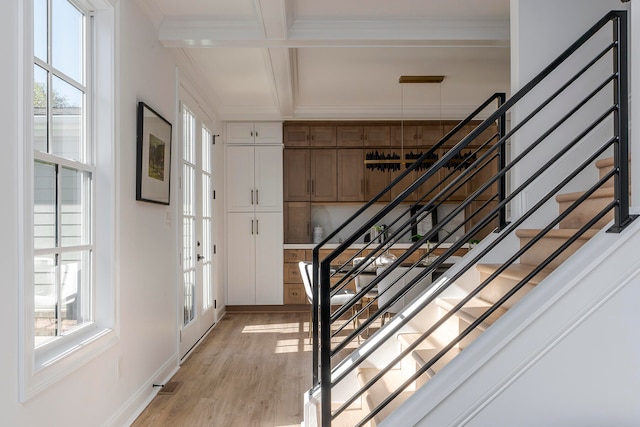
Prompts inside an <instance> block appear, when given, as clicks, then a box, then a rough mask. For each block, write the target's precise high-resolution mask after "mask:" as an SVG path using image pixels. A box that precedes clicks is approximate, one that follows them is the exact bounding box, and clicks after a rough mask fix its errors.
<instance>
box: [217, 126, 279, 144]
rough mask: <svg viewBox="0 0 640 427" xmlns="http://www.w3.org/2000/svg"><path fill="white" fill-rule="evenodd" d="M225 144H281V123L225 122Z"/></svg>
mask: <svg viewBox="0 0 640 427" xmlns="http://www.w3.org/2000/svg"><path fill="white" fill-rule="evenodd" d="M226 129H227V135H226V142H227V144H282V123H281V122H227V127H226Z"/></svg>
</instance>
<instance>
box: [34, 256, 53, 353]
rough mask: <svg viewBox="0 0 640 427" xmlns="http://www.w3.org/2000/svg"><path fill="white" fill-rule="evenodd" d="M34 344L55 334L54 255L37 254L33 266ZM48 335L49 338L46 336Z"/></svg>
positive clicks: (38, 343)
mask: <svg viewBox="0 0 640 427" xmlns="http://www.w3.org/2000/svg"><path fill="white" fill-rule="evenodd" d="M33 273H34V275H33V285H34V292H33V293H34V309H35V319H34V320H35V345H36V346H38V345H41V344H44V343H46V342H48V341H49V340H51V337H55V336H56V328H57V326H56V325H57V322H56V302H57V301H58V294H57V292H56V269H55V256H54V255H47V256H37V257H35V259H34V266H33ZM46 337H49V338H46Z"/></svg>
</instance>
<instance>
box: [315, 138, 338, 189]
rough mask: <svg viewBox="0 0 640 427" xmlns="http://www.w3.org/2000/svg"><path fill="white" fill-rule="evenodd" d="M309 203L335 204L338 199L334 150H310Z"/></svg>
mask: <svg viewBox="0 0 640 427" xmlns="http://www.w3.org/2000/svg"><path fill="white" fill-rule="evenodd" d="M309 156H310V163H311V201H312V202H335V201H336V200H337V199H338V185H337V182H338V165H337V153H336V150H310V152H309Z"/></svg>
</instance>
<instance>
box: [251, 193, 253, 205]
mask: <svg viewBox="0 0 640 427" xmlns="http://www.w3.org/2000/svg"><path fill="white" fill-rule="evenodd" d="M251 204H252V205H253V190H251Z"/></svg>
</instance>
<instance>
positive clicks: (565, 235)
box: [516, 228, 599, 240]
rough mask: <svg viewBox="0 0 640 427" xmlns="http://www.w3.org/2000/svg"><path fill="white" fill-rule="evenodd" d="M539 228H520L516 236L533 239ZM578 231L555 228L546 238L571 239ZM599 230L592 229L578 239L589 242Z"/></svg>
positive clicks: (575, 229)
mask: <svg viewBox="0 0 640 427" xmlns="http://www.w3.org/2000/svg"><path fill="white" fill-rule="evenodd" d="M540 230H541V229H539V228H519V229H517V230H516V236H518V237H520V238H533V237H535V236H537V235H538V233H539V232H540ZM577 231H578V229H577V228H554V229H552V230H549V232H548V233H547V234H546V235H545V237H544V238H556V239H569V238H570V237H572V236H573V235H574V234H576V232H577ZM598 231H599V230H598V229H595V228H592V229H589V230H587V231H585V232H584V234H582V236H580V237H579V238H578V239H582V240H589V239H590V238H592V237H593V236H595V235H596V234H597V233H598Z"/></svg>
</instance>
